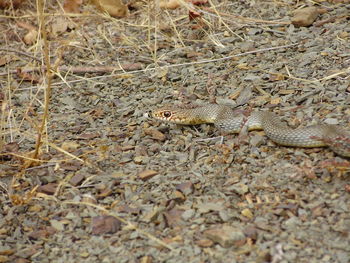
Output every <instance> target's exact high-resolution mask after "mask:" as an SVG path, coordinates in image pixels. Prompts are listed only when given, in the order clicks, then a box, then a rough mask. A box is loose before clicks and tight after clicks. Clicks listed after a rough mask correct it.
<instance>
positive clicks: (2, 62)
mask: <svg viewBox="0 0 350 263" xmlns="http://www.w3.org/2000/svg"><path fill="white" fill-rule="evenodd" d="M11 60H12V59H11V58H10V56H3V57H1V58H0V67H1V66H3V65H6V64H7V63H9V62H10V61H11Z"/></svg>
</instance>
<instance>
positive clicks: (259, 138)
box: [250, 134, 265, 147]
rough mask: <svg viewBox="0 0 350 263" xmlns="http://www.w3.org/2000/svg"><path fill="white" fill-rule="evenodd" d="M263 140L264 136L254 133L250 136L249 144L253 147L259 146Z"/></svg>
mask: <svg viewBox="0 0 350 263" xmlns="http://www.w3.org/2000/svg"><path fill="white" fill-rule="evenodd" d="M264 142H265V137H263V136H261V135H259V134H255V135H254V136H253V137H251V138H250V144H251V145H252V146H254V147H259V146H261V145H262V144H264Z"/></svg>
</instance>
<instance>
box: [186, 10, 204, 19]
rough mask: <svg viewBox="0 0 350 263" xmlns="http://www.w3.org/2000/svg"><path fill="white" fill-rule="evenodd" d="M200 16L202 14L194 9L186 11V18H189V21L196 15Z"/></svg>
mask: <svg viewBox="0 0 350 263" xmlns="http://www.w3.org/2000/svg"><path fill="white" fill-rule="evenodd" d="M201 16H202V15H201V14H200V13H199V12H197V11H194V10H189V11H188V18H189V19H190V21H191V20H194V19H196V18H197V17H201Z"/></svg>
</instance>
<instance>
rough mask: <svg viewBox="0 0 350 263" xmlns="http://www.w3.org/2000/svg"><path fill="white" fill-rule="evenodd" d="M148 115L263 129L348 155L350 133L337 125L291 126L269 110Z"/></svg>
mask: <svg viewBox="0 0 350 263" xmlns="http://www.w3.org/2000/svg"><path fill="white" fill-rule="evenodd" d="M150 115H151V117H153V118H155V119H158V120H162V121H166V122H172V123H177V124H183V125H196V124H202V123H213V124H214V125H215V126H216V127H218V128H219V129H220V130H223V131H225V132H231V133H239V132H240V131H241V129H242V128H243V127H246V128H247V129H248V130H264V132H265V133H266V135H267V136H268V137H269V138H270V139H271V140H272V141H274V142H275V143H277V144H280V145H285V146H295V147H324V146H328V147H330V148H331V149H332V150H333V151H334V152H335V153H337V154H338V155H341V156H344V157H350V133H348V132H347V131H346V130H345V129H344V128H342V127H340V126H338V125H331V124H318V125H312V126H307V127H301V128H296V129H292V128H290V127H288V126H287V125H286V124H285V123H283V122H281V121H280V120H279V118H277V116H275V115H274V114H273V113H271V112H265V111H254V112H251V113H249V114H247V116H246V114H244V113H242V112H240V111H237V110H236V111H234V110H233V109H232V108H231V107H229V106H224V105H217V104H208V105H205V106H199V107H196V108H192V109H181V108H180V109H176V108H161V109H158V110H155V111H153V112H151V114H150Z"/></svg>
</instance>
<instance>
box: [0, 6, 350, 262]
mask: <svg viewBox="0 0 350 263" xmlns="http://www.w3.org/2000/svg"><path fill="white" fill-rule="evenodd" d="M129 2H130V5H129V9H130V14H129V15H128V16H127V17H123V18H120V19H114V18H110V17H108V16H106V15H103V14H101V13H100V12H98V11H97V10H95V8H94V7H93V6H90V5H87V4H83V5H82V6H81V7H80V8H81V11H82V13H81V14H80V15H70V16H68V15H59V14H60V12H61V9H60V8H59V6H58V3H57V2H55V1H52V2H49V3H48V4H47V13H50V14H56V15H51V16H48V17H47V30H48V31H50V30H51V31H50V32H49V34H48V40H49V50H50V53H49V54H50V58H51V64H52V66H53V68H54V69H55V66H54V64H55V62H57V61H59V63H58V64H59V66H60V67H59V68H58V69H57V70H56V74H55V76H54V78H53V81H52V94H51V99H50V102H49V122H48V123H47V125H46V129H45V130H46V131H47V136H46V135H45V136H43V145H42V147H41V151H40V155H39V158H40V160H41V161H40V162H35V163H33V164H32V165H31V166H30V167H28V166H26V163H28V158H29V157H31V156H32V155H31V154H32V152H33V150H34V149H35V143H36V139H37V134H38V127H39V126H40V122H41V119H42V117H43V112H44V111H43V106H44V87H46V86H47V82H46V81H45V75H43V73H42V71H35V70H34V69H35V68H36V69H39V68H41V67H42V65H43V64H42V62H41V61H42V54H43V52H42V49H41V47H42V45H43V42H42V41H37V42H35V43H33V44H31V45H29V44H25V43H24V42H23V37H24V36H25V35H26V34H27V31H28V29H26V26H24V25H23V24H25V25H28V24H30V25H32V26H33V27H34V28H37V27H38V21H37V13H36V7H35V6H34V5H33V4H31V1H28V2H27V3H25V4H23V5H22V6H21V7H20V8H18V9H16V10H11V9H7V10H1V14H2V15H1V17H0V21H1V23H0V28H1V35H2V36H1V37H0V39H1V42H0V43H1V46H0V55H1V56H0V62H1V63H0V65H1V66H0V69H1V70H0V73H1V74H0V83H1V90H0V103H1V126H0V127H1V134H2V137H1V142H0V147H1V149H0V151H1V156H0V158H1V159H0V202H1V203H0V212H1V215H0V262H17V263H25V262H105V263H107V262H142V263H151V262H274V263H278V262H308V263H313V262H318V263H319V262H341V263H347V262H350V233H349V231H350V183H349V175H350V171H349V170H350V168H349V167H350V163H349V159H344V158H342V157H340V156H336V155H335V154H334V153H333V152H332V151H331V150H329V149H327V148H313V149H301V148H289V147H283V146H278V145H276V144H274V143H273V142H271V141H270V140H269V139H268V138H267V137H266V136H265V135H264V133H263V132H260V131H256V132H250V133H249V134H248V136H237V135H225V136H224V137H220V136H221V134H220V132H219V131H217V130H215V128H214V127H212V126H211V125H200V126H196V127H191V126H184V127H182V126H178V125H172V124H166V123H160V122H158V121H156V120H152V119H149V118H146V117H145V113H147V112H148V111H150V110H153V109H156V108H158V107H159V106H162V105H169V104H171V105H178V106H182V105H186V104H189V103H190V104H205V103H213V102H215V103H219V104H228V105H232V107H234V106H235V105H236V106H237V105H239V108H240V109H254V110H259V109H265V110H266V109H268V110H270V111H273V112H275V113H276V114H277V115H279V116H280V117H281V119H283V120H285V121H287V122H288V124H289V125H290V126H293V127H297V126H299V125H312V124H316V123H322V122H325V123H330V124H339V125H342V126H344V127H345V128H346V129H348V130H349V129H350V124H349V123H350V96H349V95H350V79H349V76H350V26H349V19H350V15H349V14H350V3H349V2H348V1H343V2H342V1H333V2H332V1H315V2H314V1H291V0H283V1H253V0H251V1H212V2H211V4H210V3H206V4H204V5H193V6H192V8H195V9H196V10H197V12H198V15H199V16H198V17H196V18H195V19H190V17H192V16H193V13H195V12H194V11H193V9H192V11H189V10H188V9H187V8H186V7H184V6H183V7H179V8H177V9H174V10H171V9H159V8H158V7H157V6H155V5H154V3H153V2H150V3H149V5H148V6H147V5H146V3H147V2H148V1H145V2H142V1H139V2H137V1H134V2H131V1H129ZM313 4H314V5H315V6H316V7H317V8H319V9H318V13H319V14H318V17H317V18H316V21H315V22H314V23H313V24H312V25H311V26H308V27H304V26H302V27H297V26H294V25H293V24H291V23H290V21H291V18H292V17H293V11H295V10H297V9H301V8H303V7H306V6H311V5H313ZM214 7H215V8H214ZM199 11H200V12H199ZM191 14H192V15H191ZM195 14H196V13H195ZM57 25H62V28H63V29H62V28H60V29H59V30H58V29H57ZM27 27H28V26H27ZM53 28H55V29H56V30H57V31H55V33H53V32H52V29H53ZM120 67H123V69H124V70H120ZM111 68H113V69H114V71H113V72H111V70H110V69H111Z"/></svg>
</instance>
